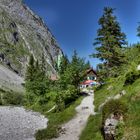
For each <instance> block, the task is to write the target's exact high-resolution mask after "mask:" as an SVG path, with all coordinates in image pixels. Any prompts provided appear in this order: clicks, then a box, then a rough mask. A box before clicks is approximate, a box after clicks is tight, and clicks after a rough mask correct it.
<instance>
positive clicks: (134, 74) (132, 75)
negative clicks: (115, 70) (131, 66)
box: [125, 71, 140, 85]
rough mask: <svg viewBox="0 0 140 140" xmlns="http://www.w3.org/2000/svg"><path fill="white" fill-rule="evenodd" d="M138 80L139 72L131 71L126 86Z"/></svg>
mask: <svg viewBox="0 0 140 140" xmlns="http://www.w3.org/2000/svg"><path fill="white" fill-rule="evenodd" d="M138 78H140V73H139V72H138V71H131V72H129V73H127V74H126V80H125V85H129V84H132V83H133V82H134V81H135V80H137V79H138Z"/></svg>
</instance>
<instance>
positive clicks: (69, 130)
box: [53, 94, 95, 140]
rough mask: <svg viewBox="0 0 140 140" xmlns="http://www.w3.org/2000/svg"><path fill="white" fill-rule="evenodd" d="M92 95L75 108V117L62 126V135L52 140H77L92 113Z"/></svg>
mask: <svg viewBox="0 0 140 140" xmlns="http://www.w3.org/2000/svg"><path fill="white" fill-rule="evenodd" d="M93 100H94V95H93V94H92V95H90V96H87V97H85V98H84V99H83V100H82V102H81V104H80V105H79V106H78V107H76V111H77V115H76V116H75V117H74V118H73V119H72V120H70V121H69V122H68V123H66V124H64V125H62V129H64V133H63V134H62V133H61V134H60V136H59V137H58V138H56V139H53V140H79V135H80V134H81V132H82V130H83V129H84V128H85V126H86V123H87V120H88V117H89V116H90V115H91V114H93V115H94V114H95V113H94V105H93Z"/></svg>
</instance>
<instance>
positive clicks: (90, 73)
mask: <svg viewBox="0 0 140 140" xmlns="http://www.w3.org/2000/svg"><path fill="white" fill-rule="evenodd" d="M97 84H98V82H97V73H96V71H95V70H93V68H90V69H88V70H86V72H85V78H84V81H83V82H81V84H80V87H81V88H85V87H92V86H95V85H97Z"/></svg>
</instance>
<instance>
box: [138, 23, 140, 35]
mask: <svg viewBox="0 0 140 140" xmlns="http://www.w3.org/2000/svg"><path fill="white" fill-rule="evenodd" d="M137 36H138V37H140V22H139V25H138V28H137Z"/></svg>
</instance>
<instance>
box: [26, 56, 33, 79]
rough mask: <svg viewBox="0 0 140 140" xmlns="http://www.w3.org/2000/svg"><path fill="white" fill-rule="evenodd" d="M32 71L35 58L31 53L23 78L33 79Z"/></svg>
mask: <svg viewBox="0 0 140 140" xmlns="http://www.w3.org/2000/svg"><path fill="white" fill-rule="evenodd" d="M34 71H35V60H34V57H33V55H32V54H31V55H30V58H29V63H28V66H27V70H26V75H25V80H26V81H33V80H34Z"/></svg>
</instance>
